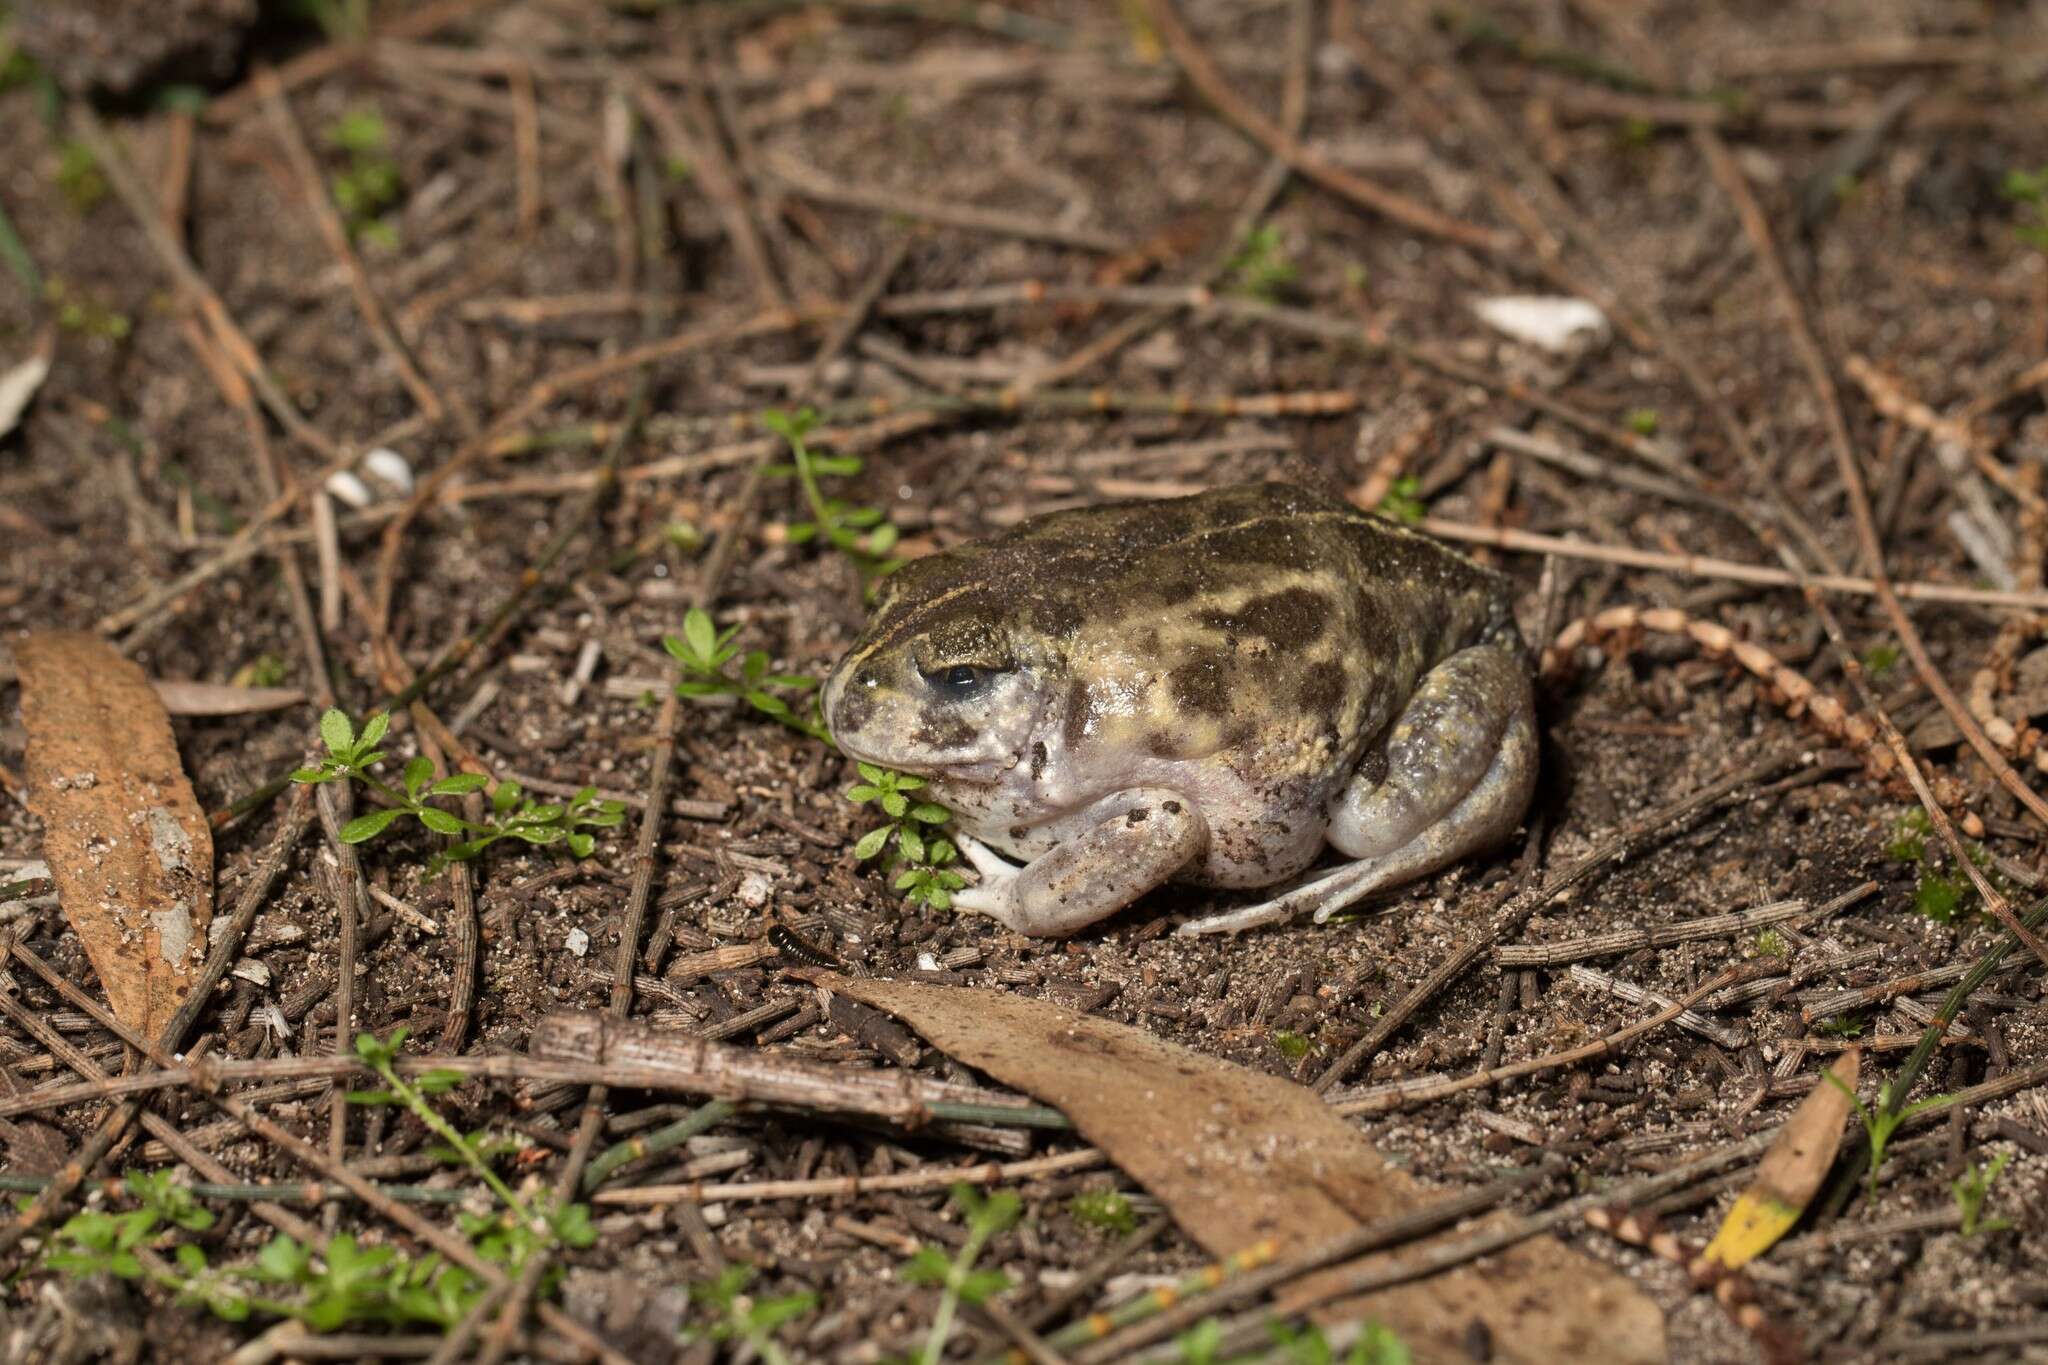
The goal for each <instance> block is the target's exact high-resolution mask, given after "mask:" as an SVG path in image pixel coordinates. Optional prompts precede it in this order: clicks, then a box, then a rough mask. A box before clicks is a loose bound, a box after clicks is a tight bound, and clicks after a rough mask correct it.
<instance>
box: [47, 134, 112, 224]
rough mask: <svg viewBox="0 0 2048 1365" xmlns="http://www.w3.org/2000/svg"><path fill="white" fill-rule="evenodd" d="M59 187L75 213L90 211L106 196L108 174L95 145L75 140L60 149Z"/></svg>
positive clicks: (58, 166)
mask: <svg viewBox="0 0 2048 1365" xmlns="http://www.w3.org/2000/svg"><path fill="white" fill-rule="evenodd" d="M57 190H58V192H59V193H61V194H62V195H63V196H64V202H65V203H67V204H69V205H71V209H72V212H74V213H87V212H89V211H91V209H92V207H93V205H95V204H97V203H99V202H100V200H102V199H104V198H106V197H107V177H106V175H105V174H104V173H102V172H101V170H100V163H99V158H97V157H95V156H94V155H93V154H92V148H90V147H88V146H86V145H85V144H84V143H83V142H79V141H77V140H76V139H74V140H72V141H69V142H66V143H65V144H64V145H63V147H62V148H60V149H59V150H58V153H57Z"/></svg>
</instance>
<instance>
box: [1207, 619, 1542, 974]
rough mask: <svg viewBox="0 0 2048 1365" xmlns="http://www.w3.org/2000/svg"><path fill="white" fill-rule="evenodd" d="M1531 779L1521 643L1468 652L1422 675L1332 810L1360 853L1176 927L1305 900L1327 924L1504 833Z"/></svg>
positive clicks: (1217, 927)
mask: <svg viewBox="0 0 2048 1365" xmlns="http://www.w3.org/2000/svg"><path fill="white" fill-rule="evenodd" d="M1535 785H1536V698H1535V693H1534V689H1533V687H1532V686H1531V684H1530V680H1529V670H1528V666H1527V664H1526V663H1524V661H1523V659H1522V657H1521V653H1520V651H1519V650H1515V649H1512V648H1509V647H1507V646H1504V645H1476V646H1474V647H1472V648H1470V649H1466V650H1461V651H1459V652H1458V653H1456V654H1453V655H1452V656H1451V657H1450V658H1448V659H1446V660H1444V661H1443V662H1442V663H1441V664H1438V665H1437V666H1436V667H1435V668H1434V669H1432V670H1430V672H1429V673H1428V674H1427V675H1426V676H1424V678H1423V679H1422V682H1421V684H1420V685H1419V686H1418V687H1417V688H1416V689H1415V695H1414V696H1413V697H1411V698H1410V699H1409V701H1408V705H1407V706H1406V708H1404V709H1403V710H1402V712H1401V714H1400V715H1399V716H1397V717H1395V719H1394V723H1393V725H1392V726H1391V727H1390V728H1389V729H1388V731H1387V734H1386V737H1385V739H1384V741H1383V742H1382V744H1381V746H1380V748H1379V749H1378V751H1377V752H1376V753H1374V754H1371V755H1369V756H1368V761H1367V762H1366V763H1365V764H1364V765H1362V766H1361V770H1360V772H1359V773H1358V775H1357V776H1356V777H1354V778H1353V779H1352V780H1351V783H1350V785H1349V786H1348V787H1346V788H1345V790H1344V793H1343V795H1342V796H1341V797H1340V798H1339V799H1338V801H1337V804H1336V807H1335V808H1334V809H1333V810H1332V812H1331V815H1330V828H1329V831H1328V835H1329V840H1330V842H1331V843H1332V844H1334V845H1335V846H1336V847H1337V849H1338V850H1339V851H1340V852H1342V853H1346V854H1348V855H1350V856H1351V857H1352V858H1355V859H1357V861H1356V862H1352V863H1347V864H1345V865H1344V866H1342V867H1339V868H1337V869H1336V870H1335V871H1333V872H1328V873H1325V874H1324V875H1322V876H1321V877H1318V878H1315V879H1313V880H1310V881H1308V882H1305V883H1303V884H1302V885H1300V886H1297V887H1295V888H1294V889H1293V890H1291V891H1288V892H1286V893H1284V894H1282V895H1280V896H1276V897H1274V898H1273V899H1272V900H1269V901H1265V902H1263V903H1261V904H1258V905H1249V906H1246V907H1244V908H1243V909H1241V910H1231V911H1226V912H1225V913H1223V914H1220V915H1210V916H1208V917H1207V918H1204V919H1198V920H1192V921H1190V922H1188V923H1186V924H1183V925H1182V926H1181V927H1180V929H1179V931H1178V932H1180V933H1183V934H1211V933H1218V932H1221V931H1225V930H1238V929H1249V928H1252V927H1253V926H1254V925H1260V924H1272V923H1276V922H1279V921H1282V920H1286V919H1290V918H1292V917H1293V916H1295V915H1297V914H1299V913H1301V912H1302V911H1304V910H1313V911H1314V912H1315V919H1316V923H1318V924H1321V923H1322V922H1323V921H1325V920H1327V919H1329V918H1330V916H1332V915H1334V914H1336V913H1337V912H1338V911H1339V910H1342V909H1343V908H1344V907H1345V906H1347V905H1351V904H1352V903H1354V902H1356V901H1358V900H1360V899H1363V898H1364V897H1366V896H1369V895H1371V894H1372V893H1373V892H1375V891H1380V890H1384V889H1386V888H1387V887H1391V886H1398V885H1400V884H1401V883H1402V882H1406V881H1412V880H1413V879H1415V878H1416V877H1420V876H1422V875H1424V874H1425V873H1429V872H1434V871H1436V869H1438V868H1440V867H1446V866H1448V865H1449V864H1451V863H1454V862H1456V861H1457V860H1458V859H1460V858H1462V857H1464V856H1465V855H1467V854H1468V853H1476V852H1478V851H1479V850H1480V849H1483V848H1486V847H1488V846H1489V845H1492V844H1495V843H1498V842H1500V840H1502V839H1503V838H1505V837H1506V836H1507V835H1508V834H1509V833H1510V832H1511V831H1512V830H1513V829H1514V828H1515V826H1516V825H1517V824H1519V823H1520V822H1521V819H1522V813H1523V811H1525V810H1526V809H1527V808H1528V805H1529V795H1530V793H1531V792H1532V791H1533V790H1534V789H1535Z"/></svg>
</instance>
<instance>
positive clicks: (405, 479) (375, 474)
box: [363, 446, 412, 493]
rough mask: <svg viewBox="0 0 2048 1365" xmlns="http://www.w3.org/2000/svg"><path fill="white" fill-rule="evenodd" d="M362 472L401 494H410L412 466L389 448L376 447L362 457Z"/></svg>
mask: <svg viewBox="0 0 2048 1365" xmlns="http://www.w3.org/2000/svg"><path fill="white" fill-rule="evenodd" d="M363 472H365V473H366V474H368V475H370V477H372V478H374V479H380V480H382V481H383V482H385V483H388V484H390V485H391V486H392V487H393V488H396V489H397V490H398V491H399V492H401V493H410V492H412V464H411V463H410V462H409V461H408V460H407V459H406V458H405V456H403V455H401V454H399V453H398V452H397V451H395V450H393V449H392V448H391V447H390V446H378V447H377V448H376V449H375V450H373V451H371V452H370V453H369V454H367V455H365V456H363Z"/></svg>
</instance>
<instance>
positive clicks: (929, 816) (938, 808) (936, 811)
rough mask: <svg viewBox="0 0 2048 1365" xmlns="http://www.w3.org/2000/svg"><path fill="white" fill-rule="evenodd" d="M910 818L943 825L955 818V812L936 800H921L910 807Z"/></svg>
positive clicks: (929, 823)
mask: <svg viewBox="0 0 2048 1365" xmlns="http://www.w3.org/2000/svg"><path fill="white" fill-rule="evenodd" d="M910 818H911V819H913V820H921V821H923V822H924V823H925V824H927V825H943V824H945V823H946V822H947V821H948V820H950V819H952V818H953V812H951V811H949V810H947V809H946V808H945V807H944V806H942V805H940V804H938V802H936V801H920V802H919V803H918V804H916V805H914V806H912V807H911V808H910Z"/></svg>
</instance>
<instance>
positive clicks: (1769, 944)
mask: <svg viewBox="0 0 2048 1365" xmlns="http://www.w3.org/2000/svg"><path fill="white" fill-rule="evenodd" d="M1789 951H1790V950H1789V949H1788V948H1786V946H1785V936H1784V935H1783V934H1781V933H1779V932H1778V931H1777V930H1776V929H1766V930H1764V931H1763V932H1762V933H1760V934H1758V935H1757V936H1756V953H1757V956H1758V957H1784V956H1785V955H1786V954H1787V953H1788V952H1789Z"/></svg>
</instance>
